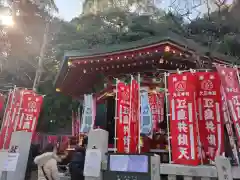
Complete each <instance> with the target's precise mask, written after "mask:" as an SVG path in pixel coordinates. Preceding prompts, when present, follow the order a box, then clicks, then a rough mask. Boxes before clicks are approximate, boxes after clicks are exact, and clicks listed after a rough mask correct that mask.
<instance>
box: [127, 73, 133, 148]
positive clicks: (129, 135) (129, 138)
mask: <svg viewBox="0 0 240 180" xmlns="http://www.w3.org/2000/svg"><path fill="white" fill-rule="evenodd" d="M132 81H133V76H132V75H131V83H130V108H129V109H130V110H129V116H130V117H129V120H128V152H130V141H131V133H132V132H131V122H132V120H133V119H132V118H133V115H132V103H133V102H132V91H133V89H132Z"/></svg>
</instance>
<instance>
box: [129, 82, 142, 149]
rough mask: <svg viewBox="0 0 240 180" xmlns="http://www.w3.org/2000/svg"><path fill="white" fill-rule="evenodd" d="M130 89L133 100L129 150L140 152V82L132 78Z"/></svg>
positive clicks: (131, 101)
mask: <svg viewBox="0 0 240 180" xmlns="http://www.w3.org/2000/svg"><path fill="white" fill-rule="evenodd" d="M130 86H131V87H130V90H131V92H130V93H131V94H130V97H131V100H130V103H131V105H130V107H131V109H130V113H131V116H130V137H131V138H130V147H129V152H130V153H137V152H138V147H139V146H138V145H139V123H140V119H139V114H140V109H139V103H140V101H139V90H140V89H139V84H138V82H137V81H136V80H135V79H133V80H131V84H130Z"/></svg>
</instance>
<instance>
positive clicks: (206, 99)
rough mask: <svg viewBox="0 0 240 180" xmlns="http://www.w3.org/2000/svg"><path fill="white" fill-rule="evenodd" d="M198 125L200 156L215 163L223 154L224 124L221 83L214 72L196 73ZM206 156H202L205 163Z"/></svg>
mask: <svg viewBox="0 0 240 180" xmlns="http://www.w3.org/2000/svg"><path fill="white" fill-rule="evenodd" d="M196 76H197V78H198V80H197V81H198V95H197V110H198V125H199V132H200V141H201V146H202V150H203V152H202V154H203V155H205V154H206V155H208V157H209V159H210V160H212V161H215V157H216V156H220V155H222V154H223V152H224V123H223V114H222V99H221V91H220V86H221V81H220V78H219V76H218V74H217V73H216V72H197V73H196ZM205 157H206V156H202V158H203V161H204V162H206V161H205V160H206V158H205Z"/></svg>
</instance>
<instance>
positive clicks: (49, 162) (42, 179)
mask: <svg viewBox="0 0 240 180" xmlns="http://www.w3.org/2000/svg"><path fill="white" fill-rule="evenodd" d="M56 152H57V148H56V147H55V146H54V145H53V144H48V145H47V146H46V147H45V148H44V151H43V153H42V154H41V155H39V156H37V157H36V158H35V159H34V163H35V164H37V166H38V180H59V179H60V178H59V172H58V168H57V162H58V161H60V158H59V157H58V156H57V154H56Z"/></svg>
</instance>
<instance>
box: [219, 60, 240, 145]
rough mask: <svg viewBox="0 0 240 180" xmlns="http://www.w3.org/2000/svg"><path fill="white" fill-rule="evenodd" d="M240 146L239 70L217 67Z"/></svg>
mask: <svg viewBox="0 0 240 180" xmlns="http://www.w3.org/2000/svg"><path fill="white" fill-rule="evenodd" d="M216 68H217V71H218V74H219V76H220V79H221V83H222V87H223V91H224V93H225V98H226V101H227V105H228V109H229V112H230V115H231V118H232V120H233V123H234V127H235V130H236V135H237V139H238V145H240V86H239V82H238V78H237V69H234V68H228V67H223V66H219V65H216Z"/></svg>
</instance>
